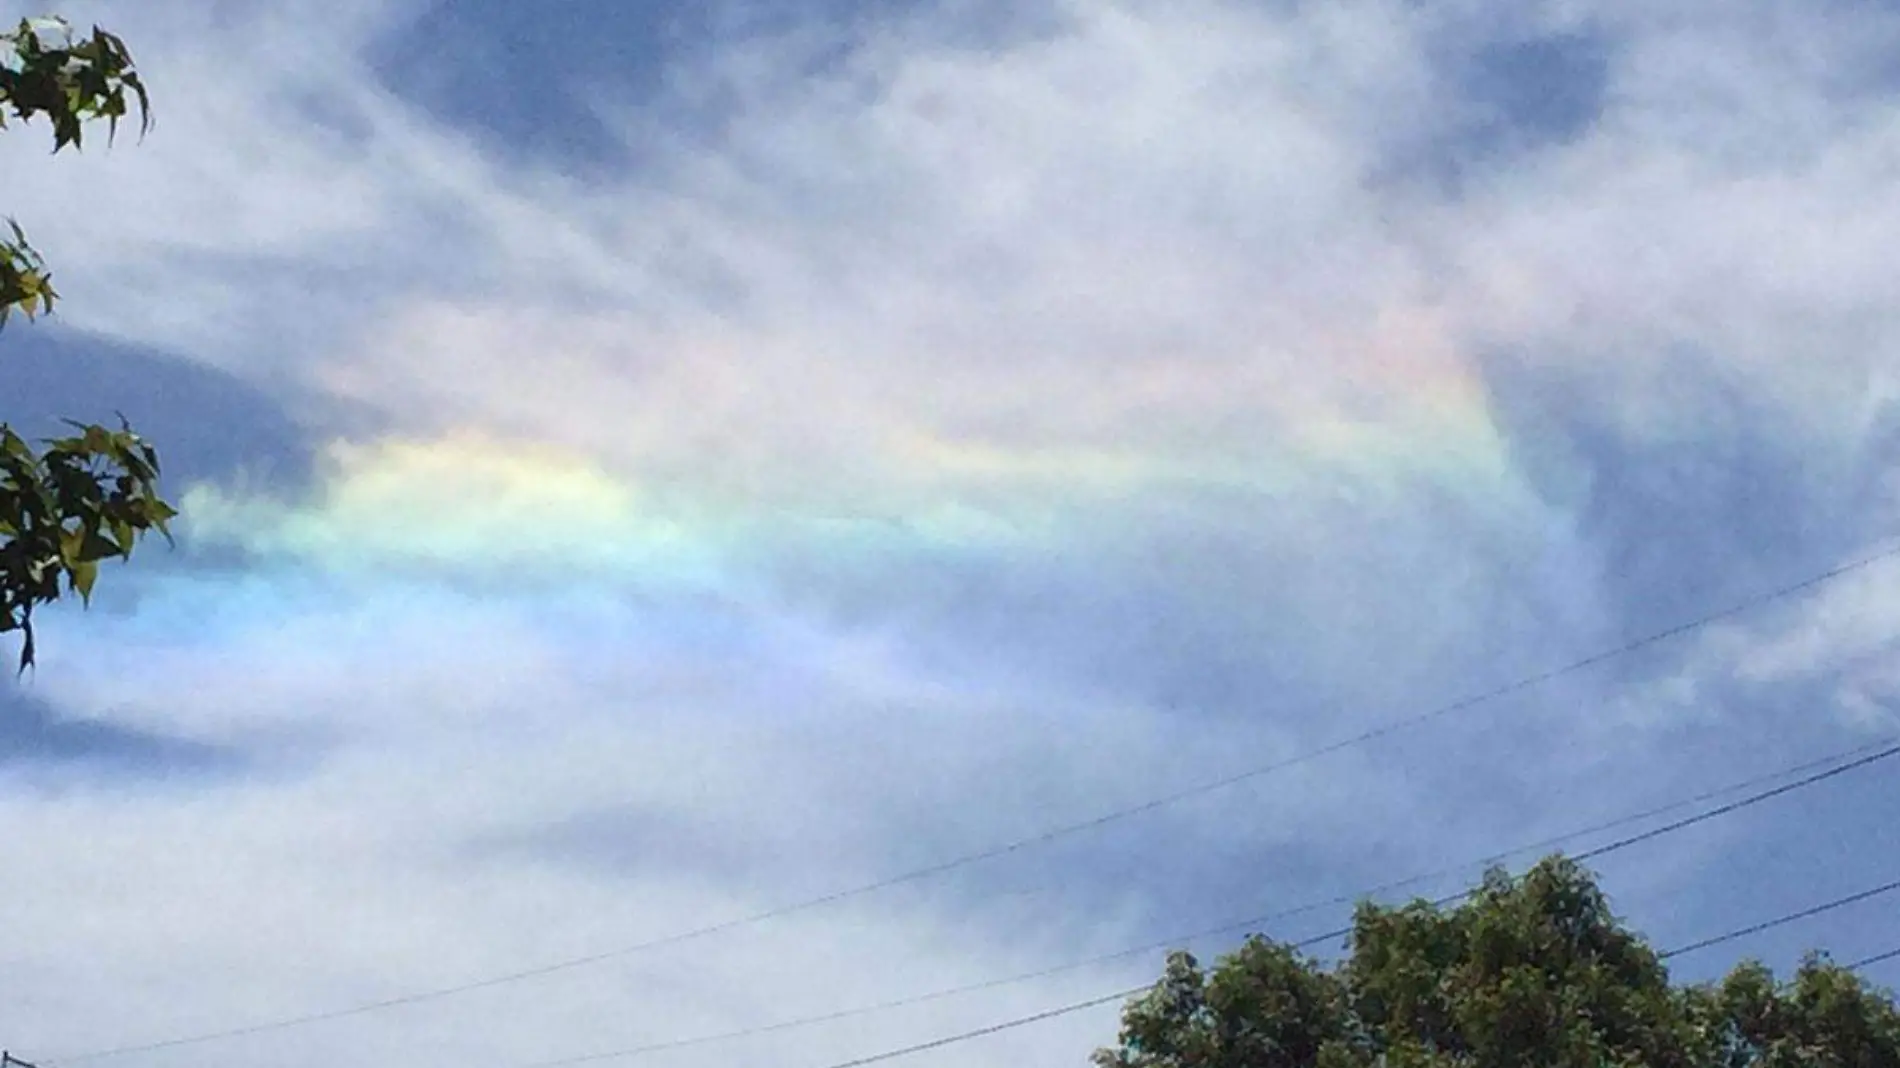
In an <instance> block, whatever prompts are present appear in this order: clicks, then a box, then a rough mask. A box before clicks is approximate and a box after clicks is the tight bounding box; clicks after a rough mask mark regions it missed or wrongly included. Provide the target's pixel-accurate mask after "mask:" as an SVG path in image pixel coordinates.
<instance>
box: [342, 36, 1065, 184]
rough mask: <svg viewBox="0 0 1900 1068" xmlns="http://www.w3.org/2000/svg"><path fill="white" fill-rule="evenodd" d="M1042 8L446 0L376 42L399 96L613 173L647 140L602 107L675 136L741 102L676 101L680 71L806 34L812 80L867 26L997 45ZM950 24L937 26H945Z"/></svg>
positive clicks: (536, 151) (531, 153)
mask: <svg viewBox="0 0 1900 1068" xmlns="http://www.w3.org/2000/svg"><path fill="white" fill-rule="evenodd" d="M1032 8H1034V9H1039V8H1040V5H1025V4H1019V3H1012V4H1005V3H999V2H996V0H974V2H960V3H932V2H931V0H820V2H817V3H802V2H801V3H793V2H790V0H751V2H741V0H712V2H709V0H647V2H642V3H635V4H629V3H624V2H621V0H562V2H561V3H557V4H543V5H538V6H534V7H532V8H527V7H523V6H522V5H520V4H513V3H507V2H505V0H455V2H453V3H450V2H446V0H437V2H435V3H433V4H431V5H429V6H428V8H427V9H426V10H424V11H423V12H422V13H421V14H420V15H419V16H417V17H416V18H415V19H414V20H412V21H411V22H410V23H408V24H407V25H406V26H405V27H403V28H402V29H401V30H400V31H399V32H397V33H395V34H393V35H391V36H389V37H388V38H386V39H385V40H383V41H382V42H380V44H379V45H378V47H377V48H376V50H375V52H374V54H373V66H374V69H375V71H376V73H377V75H378V76H379V77H380V78H381V79H382V80H383V81H384V83H385V84H386V85H387V86H388V87H389V89H390V90H391V91H392V92H394V93H396V94H397V95H398V96H399V97H401V98H402V99H404V100H406V101H408V102H410V103H412V104H415V105H416V106H418V107H421V108H422V109H423V110H424V111H426V112H428V113H429V114H430V115H432V116H433V117H435V118H436V119H437V120H438V121H441V122H444V123H447V124H449V125H451V126H453V127H455V128H456V129H458V130H460V131H462V132H464V133H466V134H468V135H470V136H472V137H474V138H475V139H476V140H477V141H478V142H479V143H482V144H483V145H485V146H487V147H488V148H489V149H491V150H492V151H494V152H495V153H496V154H498V155H500V156H503V157H504V158H514V159H520V158H526V159H530V160H535V161H545V162H551V163H553V164H555V165H557V166H560V167H562V168H563V169H565V170H568V171H571V172H577V173H580V174H584V175H594V176H604V175H611V174H614V173H615V172H616V170H618V169H621V168H625V167H627V166H630V165H631V166H637V165H638V164H639V163H640V162H641V158H642V157H641V153H640V146H638V145H634V144H629V143H627V142H626V140H625V139H624V137H623V135H622V134H621V133H619V132H617V131H616V130H614V129H611V128H610V127H609V125H608V123H607V122H605V121H603V119H602V117H601V114H600V111H599V110H598V109H600V108H603V107H604V108H605V109H606V110H610V111H625V110H647V111H649V112H651V111H654V110H660V111H665V112H667V114H665V115H657V114H654V115H651V116H650V117H651V118H652V119H653V120H654V121H655V122H657V123H658V125H659V126H660V127H662V128H669V129H670V128H675V127H679V126H682V125H690V126H695V127H699V126H704V127H707V128H716V127H717V126H718V125H719V124H720V123H721V122H723V121H724V119H725V118H726V117H727V111H728V109H729V108H730V106H731V105H732V102H731V101H722V100H719V99H712V100H703V99H696V100H694V101H692V102H690V104H689V102H687V101H685V100H681V99H669V72H670V71H671V70H672V69H673V68H674V67H676V66H677V65H681V64H691V63H697V62H703V61H706V60H708V59H711V58H714V57H715V56H716V54H717V53H718V51H719V50H720V49H721V48H722V47H729V46H731V45H732V44H733V43H735V42H740V41H744V40H748V39H758V38H778V39H783V40H787V41H790V40H791V39H792V38H793V36H794V35H796V38H797V41H798V48H799V54H801V55H802V56H803V58H804V67H805V68H806V69H807V72H808V73H812V74H817V73H821V72H823V71H826V70H829V69H832V68H834V67H835V66H836V65H837V64H838V63H839V62H841V61H843V60H844V59H846V58H848V57H849V56H850V55H851V54H852V52H853V51H854V49H855V48H856V47H857V45H858V43H859V42H860V41H861V40H862V38H863V36H864V34H865V32H866V30H867V29H868V28H869V27H871V26H873V25H876V24H878V23H880V22H885V21H894V20H898V19H902V18H906V17H909V16H912V15H916V14H918V13H920V12H925V11H930V12H933V13H943V14H945V15H946V16H947V17H946V18H945V19H943V20H942V21H941V27H942V29H943V30H944V32H945V33H946V34H948V35H950V36H949V37H948V39H947V40H946V41H944V42H943V43H945V44H948V45H951V46H953V47H973V48H983V47H991V46H993V45H994V44H996V43H997V41H999V40H1006V39H1009V38H1012V37H1014V36H1017V35H1019V34H1021V33H1024V32H1038V31H1039V29H1040V28H1042V26H1043V24H1042V23H1040V22H1038V21H1037V20H1038V15H1037V12H1036V11H1034V10H1027V9H1032ZM937 25H938V23H935V22H933V27H934V26H937Z"/></svg>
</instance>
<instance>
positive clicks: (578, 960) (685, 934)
mask: <svg viewBox="0 0 1900 1068" xmlns="http://www.w3.org/2000/svg"><path fill="white" fill-rule="evenodd" d="M1896 556H1900V543H1897V544H1894V545H1889V546H1888V547H1886V548H1884V549H1880V550H1878V551H1876V552H1873V553H1870V554H1868V555H1865V556H1861V557H1858V558H1856V559H1853V560H1850V561H1848V562H1846V563H1843V564H1839V565H1836V566H1834V567H1831V568H1828V569H1827V570H1824V571H1820V572H1817V573H1815V574H1813V575H1810V576H1808V577H1807V578H1804V579H1801V580H1799V581H1796V582H1792V583H1789V584H1787V585H1784V586H1779V587H1776V588H1774V589H1771V590H1767V591H1764V592H1761V593H1757V594H1754V595H1752V596H1750V597H1747V598H1744V599H1742V600H1740V601H1737V602H1735V603H1733V604H1730V605H1729V606H1727V607H1725V608H1721V609H1718V610H1716V611H1713V612H1710V613H1708V614H1706V615H1703V616H1700V617H1697V618H1695V619H1692V620H1690V621H1688V622H1686V623H1679V624H1677V625H1675V626H1672V627H1668V628H1665V629H1663V630H1659V631H1655V632H1652V633H1650V634H1647V635H1645V636H1643V637H1640V638H1635V639H1632V640H1630V641H1627V642H1624V643H1623V644H1621V645H1617V646H1614V647H1611V648H1608V649H1604V650H1602V651H1599V652H1596V653H1592V654H1590V655H1589V656H1585V657H1582V658H1580V659H1577V660H1573V661H1570V662H1569V663H1566V664H1562V665H1559V666H1557V667H1553V668H1548V669H1546V670H1544V671H1540V672H1537V673H1535V674H1531V675H1526V676H1523V677H1521V678H1518V679H1516V680H1514V681H1511V682H1508V683H1504V684H1503V685H1500V686H1496V687H1493V688H1492V689H1489V690H1485V691H1482V692H1480V693H1477V694H1473V695H1470V696H1467V697H1463V698H1459V699H1457V700H1454V701H1451V702H1449V703H1446V704H1442V705H1438V706H1436V707H1434V708H1429V709H1426V710H1424V711H1422V712H1417V713H1413V714H1412V715H1409V716H1403V717H1400V718H1397V719H1394V720H1389V721H1387V722H1386V723H1383V724H1381V725H1380V726H1377V727H1374V728H1371V729H1369V730H1366V731H1363V732H1361V733H1359V734H1356V735H1353V736H1351V737H1348V738H1344V739H1341V740H1338V741H1334V742H1331V743H1329V744H1327V745H1323V746H1320V747H1318V748H1316V749H1310V750H1306V751H1305V752H1302V753H1298V754H1296V755H1294V756H1291V757H1286V758H1283V759H1280V760H1276V761H1272V762H1270V763H1267V764H1262V765H1259V766H1256V767H1254V768H1251V769H1248V770H1246V771H1241V772H1238V773H1235V774H1232V775H1228V776H1225V777H1223V778H1219V779H1214V780H1210V781H1207V782H1203V783H1200V784H1198V785H1195V786H1190V787H1185V788H1183V789H1180V790H1176V791H1173V792H1172V793H1167V794H1162V795H1159V796H1157V797H1154V798H1150V799H1149V800H1147V801H1143V802H1141V803H1139V804H1135V805H1130V806H1128V807H1125V808H1120V809H1115V810H1112V811H1109V812H1106V813H1103V814H1101V815H1098V816H1094V817H1091V818H1089V819H1085V820H1081V821H1078V822H1074V823H1068V824H1061V825H1058V826H1055V827H1051V828H1047V829H1045V830H1042V831H1039V832H1037V833H1035V834H1032V835H1029V836H1027V837H1023V838H1018V839H1016V840H1014V841H1011V842H1007V843H1004V844H1002V845H998V846H994V847H991V848H989V849H984V850H979V851H976V852H972V853H966V854H963V855H961V856H957V857H953V858H951V859H949V860H945V861H941V862H939V863H936V864H932V865H929V866H926V867H922V868H916V869H913V870H911V871H908V872H904V873H901V874H898V875H893V876H889V877H886V878H883V879H878V880H875V881H873V882H869V883H863V884H860V885H858V886H855V887H850V888H847V889H844V890H838V891H834V892H832V893H829V894H823V895H820V896H818V897H813V898H807V899H805V900H803V901H798V902H793V903H791V904H786V905H781V906H777V907H775V908H770V909H765V910H763V911H760V912H755V913H751V914H749V915H745V916H739V917H735V918H733V919H730V920H725V921H722V922H719V923H713V924H708V925H706V926H703V927H696V928H689V929H687V930H684V931H677V932H675V933H673V934H669V935H663V936H661V937H658V938H653V939H649V940H647V941H644V942H636V943H633V944H631V945H626V946H620V947H617V948H614V949H609V950H602V951H600V952H597V953H589V954H585V955H583V956H577V957H570V958H567V959H565V960H559V961H554V962H551V963H548V964H543V965H539V966H536V967H532V968H523V969H520V970H517V971H513V972H506V973H502V974H499V975H493V976H489V977H487V978H484V979H477V980H472V981H469V982H464V983H457V984H453V985H449V986H440V987H435V988H432V989H428V990H419V991H415V992H412V993H409V994H401V995H397V996H395V997H388V998H383V999H380V1000H376V1001H368V1002H362V1003H359V1004H356V1005H352V1006H347V1007H344V1008H338V1009H330V1010H326V1011H321V1012H311V1013H305V1014H303V1015H299V1016H287V1017H280V1018H278V1019H274V1020H265V1021H260V1022H258V1023H253V1024H246V1025H242V1026H238V1027H231V1028H225V1029H222V1030H217V1031H205V1032H200V1033H197V1034H191V1035H183V1036H179V1037H176V1038H169V1039H161V1040H158V1041H152V1042H142V1043H137V1044H129V1045H123V1046H116V1047H111V1048H107V1049H100V1050H92V1051H88V1052H84V1053H75V1054H69V1055H67V1056H65V1057H63V1058H59V1059H58V1063H61V1064H75V1063H80V1062H84V1061H94V1060H103V1059H106V1058H109V1057H120V1056H125V1055H128V1054H133V1053H149V1052H153V1051H156V1050H161V1049H172V1048H176V1047H179V1046H190V1045H198V1044H202V1043H205V1042H214V1041H219V1040H222V1039H228V1038H238V1037H242V1036H245V1035H255V1034H262V1033H265V1032H270V1031H281V1030H286V1029H289V1028H293V1027H303V1026H308V1025H311V1024H317V1023H324V1022H327V1021H331V1020H340V1019H346V1018H348V1017H352V1016H361V1015H364V1014H367V1013H372V1012H379V1011H384V1010H388V1009H395V1008H401V1007H404V1006H409V1005H417V1004H421V1003H424V1002H430V1001H439V1000H441V999H443V998H449V997H455V996H457V995H461V994H467V993H472V992H474V991H478V990H486V989H490V988H492V987H497V986H504V985H508V984H511V983H518V982H524V981H527V980H531V979H538V978H541V977H543V976H548V975H554V974H557V973H560V972H566V971H571V970H573V969H576V968H584V967H588V966H591V965H595V964H600V963H603V962H605V961H609V960H617V959H620V958H622V957H627V956H630V955H632V954H635V953H641V952H646V951H649V950H654V949H659V948H661V947H665V946H675V945H679V944H681V943H683V942H690V941H696V940H699V939H703V938H707V937H710V936H712V935H716V934H721V933H724V932H727V931H732V930H737V929H739V928H742V927H748V926H752V925H754V924H759V923H765V922H767V921H770V920H774V919H778V918H781V917H784V916H789V915H793V914H795V913H801V912H808V911H811V910H813V909H817V908H822V907H824V906H828V905H834V904H837V903H839V902H842V901H847V900H851V899H855V898H859V897H864V896H866V895H868V894H873V893H876V892H879V891H882V890H888V889H891V888H893V887H897V886H903V885H906V884H909V883H914V882H919V881H921V880H924V879H929V878H932V877H935V876H938V875H943V874H946V873H949V872H952V871H956V870H959V869H962V868H966V867H970V866H972V865H975V864H980V863H983V862H986V861H990V860H996V859H999V858H1002V857H1006V856H1011V855H1013V854H1016V853H1020V852H1022V851H1024V850H1027V849H1032V848H1035V847H1038V846H1042V845H1047V844H1049V843H1051V842H1055V841H1057V840H1060V839H1063V838H1067V837H1070V836H1072V835H1076V834H1081V833H1084V832H1087V831H1091V830H1094V829H1097V828H1100V827H1104V826H1107V825H1109V824H1112V823H1116V822H1119V821H1121V820H1125V819H1129V818H1131V817H1134V816H1139V815H1143V814H1145V813H1148V812H1154V811H1157V810H1159V809H1163V808H1167V807H1169V806H1171V805H1175V804H1179V803H1180V802H1182V801H1186V800H1189V799H1191V798H1195V797H1201V796H1205V795H1207V794H1211V793H1215V792H1217V791H1220V790H1224V789H1227V788H1229V787H1233V786H1237V785H1239V784H1241V783H1244V782H1250V781H1253V780H1255V779H1259V778H1261V777H1263V776H1266V775H1270V774H1272V773H1274V772H1278V771H1283V770H1285V769H1287V768H1291V767H1294V766H1296V765H1300V764H1304V763H1307V762H1309V761H1312V760H1316V759H1319V758H1320V757H1324V756H1328V755H1331V754H1333V753H1338V752H1342V751H1344V750H1347V749H1351V748H1354V747H1357V746H1360V745H1364V744H1366V743H1368V742H1372V741H1376V740H1378V739H1381V738H1386V737H1390V736H1392V735H1395V734H1398V733H1401V732H1403V731H1406V730H1409V729H1411V728H1414V727H1417V726H1420V725H1423V724H1425V723H1429V722H1432V721H1435V720H1439V719H1442V718H1444V717H1446V716H1450V715H1454V714H1456V713H1459V712H1464V711H1468V710H1470V709H1472V708H1476V707H1479V706H1481V705H1486V704H1490V703H1493V702H1495V701H1498V700H1501V699H1503V698H1505V697H1508V696H1510V695H1512V694H1516V693H1520V692H1523V691H1526V690H1530V689H1533V688H1535V687H1538V686H1541V685H1544V684H1545V683H1548V682H1552V681H1554V680H1556V679H1559V678H1563V677H1565V676H1569V675H1573V674H1576V673H1578V672H1581V671H1584V670H1587V669H1589V668H1592V667H1595V666H1597V665H1599V664H1604V663H1607V662H1609V661H1612V660H1616V659H1618V658H1621V657H1624V656H1628V655H1630V654H1632V653H1635V652H1638V651H1640V650H1643V649H1646V648H1649V647H1650V646H1654V645H1658V644H1661V643H1663V642H1666V641H1669V640H1671V639H1673V638H1678V637H1681V636H1683V635H1685V634H1690V633H1693V632H1695V631H1698V630H1702V629H1704V628H1706V627H1709V626H1712V625H1713V624H1715V623H1719V622H1721V621H1723V620H1726V619H1732V618H1734V617H1737V616H1741V615H1744V614H1746V613H1749V612H1752V611H1754V610H1756V609H1758V608H1762V607H1765V606H1767V605H1770V604H1773V603H1776V602H1779V601H1783V600H1786V599H1788V598H1790V597H1793V596H1795V595H1796V594H1800V593H1804V592H1806V591H1808V590H1812V589H1815V588H1817V587H1820V586H1823V585H1826V584H1828V583H1830V582H1833V581H1836V580H1838V579H1841V578H1844V577H1846V576H1848V575H1850V574H1854V573H1856V572H1859V571H1863V570H1865V569H1867V568H1869V567H1872V566H1873V565H1875V564H1877V563H1880V562H1882V561H1885V560H1888V559H1892V558H1894V557H1896Z"/></svg>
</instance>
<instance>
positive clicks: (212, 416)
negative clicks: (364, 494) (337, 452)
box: [0, 323, 313, 491]
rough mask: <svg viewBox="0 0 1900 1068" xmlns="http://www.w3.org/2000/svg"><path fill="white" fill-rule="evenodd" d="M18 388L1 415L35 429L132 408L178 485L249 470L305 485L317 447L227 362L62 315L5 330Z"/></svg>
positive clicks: (4, 347) (10, 372)
mask: <svg viewBox="0 0 1900 1068" xmlns="http://www.w3.org/2000/svg"><path fill="white" fill-rule="evenodd" d="M0 361H4V364H5V367H6V374H7V387H8V395H7V398H6V407H5V409H4V410H0V419H5V420H6V421H7V422H9V423H11V424H12V425H13V427H14V428H15V429H16V430H18V431H19V432H21V433H22V434H27V435H29V436H34V437H38V436H43V435H51V434H56V433H60V432H62V430H63V428H62V426H61V425H60V423H59V420H60V419H62V418H71V419H77V420H80V421H82V422H100V423H108V424H109V423H112V422H114V421H115V420H116V419H117V415H115V413H118V412H122V413H124V414H125V416H126V418H127V419H129V420H130V421H131V422H132V426H133V428H134V429H136V430H137V431H138V432H139V433H140V434H142V435H143V436H144V437H145V438H146V439H147V440H149V441H151V442H152V443H153V444H154V445H155V446H157V447H158V450H159V456H160V459H161V460H162V461H163V463H164V468H165V472H164V474H165V483H166V485H167V486H168V487H169V488H170V490H172V491H176V490H178V489H181V488H183V487H184V486H186V485H189V484H191V483H193V482H201V481H218V480H222V479H226V478H229V477H230V476H232V475H234V474H236V473H238V472H244V473H245V474H247V475H248V476H250V477H253V478H259V479H263V480H267V481H268V482H269V483H270V484H271V485H273V486H285V487H291V488H294V487H297V486H300V485H302V484H303V483H304V482H305V481H306V480H307V479H308V478H309V477H310V474H311V462H312V457H313V452H312V449H311V444H310V442H309V441H308V440H307V439H306V437H305V436H304V431H303V430H302V429H301V428H299V427H298V426H297V425H296V423H295V422H293V421H292V419H291V418H290V416H289V415H288V413H286V412H285V410H284V409H283V407H282V406H281V405H279V404H278V403H277V402H276V401H274V400H273V399H271V398H270V397H269V396H267V395H265V394H264V393H262V392H260V391H259V390H257V389H255V388H253V387H251V386H249V385H246V384H245V383H243V382H240V381H239V380H238V379H236V378H234V377H232V376H230V375H228V374H225V373H223V372H221V371H217V370H213V369H211V368H208V367H204V366H202V365H198V364H193V363H191V362H189V361H186V360H183V359H180V358H178V357H174V356H169V355H165V354H162V353H157V352H153V351H150V350H141V349H135V348H130V347H127V346H123V345H117V344H113V343H110V342H105V341H100V340H98V339H95V338H88V337H86V336H84V335H81V334H78V333H76V332H73V331H70V330H64V329H60V328H58V327H57V326H56V325H55V324H34V325H30V326H29V325H27V324H25V323H15V324H10V325H9V327H8V329H7V330H6V332H5V334H4V335H0Z"/></svg>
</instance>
